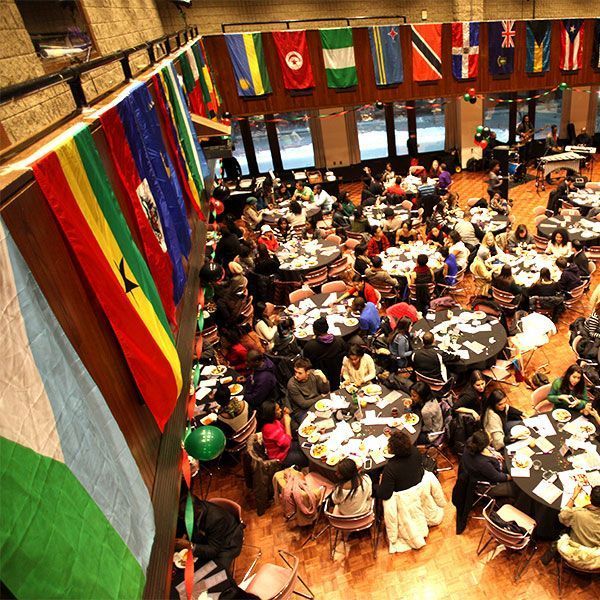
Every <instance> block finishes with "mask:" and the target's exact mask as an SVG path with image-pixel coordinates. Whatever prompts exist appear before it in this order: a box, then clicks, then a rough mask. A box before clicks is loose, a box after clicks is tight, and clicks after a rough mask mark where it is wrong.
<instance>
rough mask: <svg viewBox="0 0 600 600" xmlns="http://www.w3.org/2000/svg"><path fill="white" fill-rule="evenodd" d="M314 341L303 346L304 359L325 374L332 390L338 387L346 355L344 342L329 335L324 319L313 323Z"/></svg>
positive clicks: (338, 337)
mask: <svg viewBox="0 0 600 600" xmlns="http://www.w3.org/2000/svg"><path fill="white" fill-rule="evenodd" d="M313 333H314V335H315V337H314V339H312V340H309V341H308V342H306V344H305V345H304V352H303V354H304V358H306V359H308V360H309V361H310V362H311V364H312V365H313V367H314V368H315V369H319V370H320V371H323V373H325V376H326V377H327V379H328V381H329V385H330V387H331V389H332V390H337V389H338V388H339V387H340V371H341V369H342V360H343V358H344V355H345V354H346V342H345V341H344V339H343V338H342V337H341V336H337V335H333V334H332V333H329V325H328V323H327V319H326V318H325V317H321V318H319V319H317V320H316V321H315V322H314V323H313Z"/></svg>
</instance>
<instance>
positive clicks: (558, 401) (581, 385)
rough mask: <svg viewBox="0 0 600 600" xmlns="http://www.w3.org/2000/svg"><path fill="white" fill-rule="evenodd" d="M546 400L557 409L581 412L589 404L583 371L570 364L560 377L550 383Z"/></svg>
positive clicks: (577, 366)
mask: <svg viewBox="0 0 600 600" xmlns="http://www.w3.org/2000/svg"><path fill="white" fill-rule="evenodd" d="M548 400H549V401H550V402H552V404H554V405H555V406H556V407H557V408H569V409H571V410H578V411H580V410H583V409H584V408H585V407H586V406H587V404H588V403H589V402H590V398H589V396H588V390H587V386H586V385H585V379H584V378H583V369H582V368H581V367H580V366H579V365H577V364H572V365H571V366H570V367H569V368H568V369H567V370H566V371H565V373H564V375H563V376H562V377H557V378H556V379H555V380H554V381H553V382H552V387H551V388H550V393H549V394H548Z"/></svg>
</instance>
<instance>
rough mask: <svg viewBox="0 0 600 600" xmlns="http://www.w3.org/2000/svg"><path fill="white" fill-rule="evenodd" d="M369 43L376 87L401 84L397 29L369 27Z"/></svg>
mask: <svg viewBox="0 0 600 600" xmlns="http://www.w3.org/2000/svg"><path fill="white" fill-rule="evenodd" d="M369 41H370V43H371V56H372V57H373V68H374V69H375V83H376V85H394V84H397V83H402V82H403V81H404V73H403V69H402V49H401V48H400V34H399V32H398V27H394V26H393V25H392V26H391V27H388V26H387V25H384V26H381V27H369Z"/></svg>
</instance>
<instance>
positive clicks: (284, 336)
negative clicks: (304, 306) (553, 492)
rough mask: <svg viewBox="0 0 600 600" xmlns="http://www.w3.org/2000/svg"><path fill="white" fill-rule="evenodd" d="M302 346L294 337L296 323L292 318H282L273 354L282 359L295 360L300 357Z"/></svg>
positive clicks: (274, 340) (274, 341) (278, 325)
mask: <svg viewBox="0 0 600 600" xmlns="http://www.w3.org/2000/svg"><path fill="white" fill-rule="evenodd" d="M300 352H301V350H300V346H299V345H298V342H297V341H296V336H295V335H294V321H293V319H292V318H291V317H280V319H279V323H277V333H275V337H274V338H273V349H272V350H271V353H272V354H274V355H275V356H280V357H282V358H295V357H297V356H299V355H300Z"/></svg>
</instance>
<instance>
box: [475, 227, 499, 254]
mask: <svg viewBox="0 0 600 600" xmlns="http://www.w3.org/2000/svg"><path fill="white" fill-rule="evenodd" d="M481 247H484V248H486V249H487V251H488V252H489V253H490V256H503V255H504V252H503V251H502V250H501V249H500V248H499V247H498V245H497V244H496V236H495V235H494V234H493V233H492V232H491V231H488V232H487V233H486V234H485V235H484V236H483V239H482V240H481V246H480V248H481Z"/></svg>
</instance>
